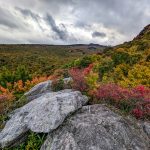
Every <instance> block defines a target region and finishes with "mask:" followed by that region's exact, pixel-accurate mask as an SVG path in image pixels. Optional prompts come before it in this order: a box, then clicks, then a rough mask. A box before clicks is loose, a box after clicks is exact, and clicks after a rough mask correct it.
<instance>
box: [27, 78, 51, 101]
mask: <svg viewBox="0 0 150 150" xmlns="http://www.w3.org/2000/svg"><path fill="white" fill-rule="evenodd" d="M49 92H52V81H51V80H47V81H44V82H41V83H39V84H37V85H35V86H34V87H33V88H31V89H30V90H29V91H28V92H26V93H25V94H24V96H26V98H27V99H28V100H29V101H31V100H33V99H35V98H38V97H40V96H42V95H43V94H45V93H49Z"/></svg>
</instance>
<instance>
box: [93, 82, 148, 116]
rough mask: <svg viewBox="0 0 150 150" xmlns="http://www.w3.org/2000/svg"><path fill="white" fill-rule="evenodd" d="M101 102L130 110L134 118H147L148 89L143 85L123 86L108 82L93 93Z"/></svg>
mask: <svg viewBox="0 0 150 150" xmlns="http://www.w3.org/2000/svg"><path fill="white" fill-rule="evenodd" d="M94 94H95V95H94V96H95V97H96V98H97V99H98V100H100V101H103V102H106V103H109V104H112V105H114V106H115V107H117V108H120V109H121V110H123V111H125V112H131V113H132V114H133V115H134V116H135V117H136V118H138V119H139V118H149V115H150V89H149V88H146V87H144V86H137V87H135V88H131V89H128V88H123V87H121V86H119V85H116V84H113V83H110V84H105V85H101V86H100V87H99V88H98V89H97V90H96V91H95V93H94Z"/></svg>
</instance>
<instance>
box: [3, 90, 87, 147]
mask: <svg viewBox="0 0 150 150" xmlns="http://www.w3.org/2000/svg"><path fill="white" fill-rule="evenodd" d="M87 101H88V98H87V97H86V96H83V95H82V94H81V93H80V92H78V91H72V90H63V91H60V92H52V93H46V94H45V95H42V96H41V97H39V98H37V99H35V100H32V101H31V102H29V103H28V104H26V105H25V106H23V107H21V108H19V109H17V111H16V113H15V114H14V115H12V116H11V119H10V120H9V121H8V122H7V123H6V125H5V128H4V129H3V130H2V132H1V133H0V144H1V147H5V146H8V145H11V144H12V143H13V142H14V141H16V140H17V139H18V138H20V137H21V136H22V135H23V134H25V133H26V132H27V131H28V130H31V131H33V132H38V133H40V132H43V133H48V132H51V131H53V130H54V129H56V128H57V127H58V126H59V125H60V124H62V123H63V121H64V119H65V118H66V117H67V116H68V115H69V114H71V113H73V112H75V111H76V110H77V109H79V108H81V107H82V106H83V105H85V104H86V103H87Z"/></svg>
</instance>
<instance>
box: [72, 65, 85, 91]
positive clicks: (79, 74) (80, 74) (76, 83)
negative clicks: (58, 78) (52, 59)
mask: <svg viewBox="0 0 150 150" xmlns="http://www.w3.org/2000/svg"><path fill="white" fill-rule="evenodd" d="M69 74H70V76H71V77H72V79H73V85H72V86H73V88H74V89H77V90H80V91H86V89H87V88H88V86H87V84H86V81H85V78H84V71H83V70H81V69H78V68H73V69H71V70H70V71H69Z"/></svg>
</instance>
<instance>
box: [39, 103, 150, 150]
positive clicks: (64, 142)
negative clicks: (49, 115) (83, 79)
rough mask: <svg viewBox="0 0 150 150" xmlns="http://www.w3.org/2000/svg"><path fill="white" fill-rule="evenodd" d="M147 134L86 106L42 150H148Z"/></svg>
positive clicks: (99, 107) (100, 108)
mask: <svg viewBox="0 0 150 150" xmlns="http://www.w3.org/2000/svg"><path fill="white" fill-rule="evenodd" d="M149 143H150V140H149V139H148V136H147V135H146V134H145V132H144V131H143V130H142V128H140V126H137V125H136V123H133V122H131V121H129V120H126V119H124V118H123V117H121V116H120V115H117V114H116V113H114V112H112V111H111V110H110V109H108V108H107V107H105V106H104V105H91V106H84V107H82V109H81V110H79V111H78V112H76V113H75V114H74V115H73V116H71V117H70V118H68V119H67V120H66V121H65V122H64V123H63V125H62V126H60V127H59V128H58V129H57V130H55V131H54V132H52V133H50V134H49V135H48V137H47V140H46V141H45V143H44V144H43V146H42V147H41V150H129V149H131V150H149V148H150V147H149V146H150V145H149Z"/></svg>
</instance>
